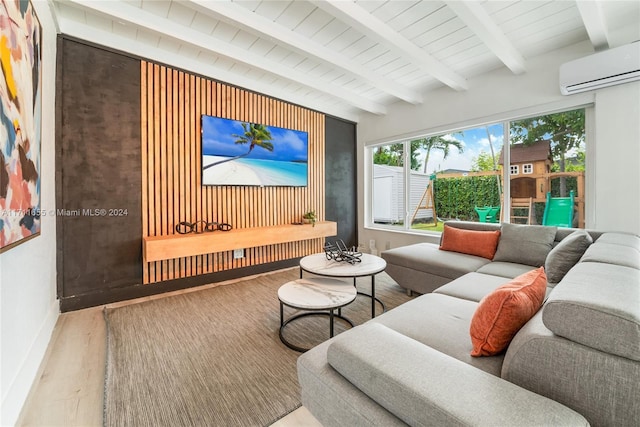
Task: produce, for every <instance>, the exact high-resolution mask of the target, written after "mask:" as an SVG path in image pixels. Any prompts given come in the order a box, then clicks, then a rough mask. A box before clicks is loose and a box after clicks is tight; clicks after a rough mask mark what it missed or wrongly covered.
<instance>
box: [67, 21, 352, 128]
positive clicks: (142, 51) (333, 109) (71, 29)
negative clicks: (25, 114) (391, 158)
mask: <svg viewBox="0 0 640 427" xmlns="http://www.w3.org/2000/svg"><path fill="white" fill-rule="evenodd" d="M65 34H68V35H70V36H72V37H77V38H79V39H82V40H87V41H89V42H92V43H96V44H99V45H102V46H106V47H110V48H113V49H117V50H120V51H124V52H128V53H130V54H132V55H136V56H139V57H142V58H148V59H149V60H151V61H157V62H160V63H163V64H167V65H169V66H173V67H177V68H179V69H184V70H188V71H191V72H194V73H198V74H201V75H206V76H215V79H216V80H218V81H222V82H226V83H228V84H232V85H235V86H238V87H242V88H245V89H247V90H251V91H254V92H258V93H264V94H269V95H270V96H274V97H277V98H280V99H283V100H286V101H288V102H292V103H294V104H298V105H301V106H303V107H306V108H311V109H313V110H316V111H321V112H324V113H326V114H331V115H334V116H336V117H342V118H344V119H346V120H352V121H358V114H357V113H356V112H354V110H353V109H352V108H349V106H348V104H347V103H345V102H343V101H339V100H336V98H335V97H332V96H329V95H326V96H325V95H321V96H318V92H317V91H314V92H313V95H311V96H298V95H296V94H294V93H282V92H277V91H276V92H274V90H273V88H274V86H276V84H275V83H263V82H262V81H256V80H253V79H251V78H246V77H244V76H242V75H238V74H236V73H232V72H229V71H227V70H225V69H223V68H218V67H217V66H211V65H209V64H210V63H203V62H201V61H198V60H196V59H193V58H183V57H179V56H176V55H175V54H173V53H171V52H169V51H165V50H163V49H160V48H158V47H154V46H149V45H148V44H146V43H144V42H139V41H136V40H131V39H128V38H125V37H121V36H119V35H117V34H114V33H112V32H109V31H103V30H99V29H95V28H93V27H90V26H88V25H86V24H83V23H80V22H78V21H69V22H67V25H66V30H65ZM221 59H224V58H221ZM270 76H273V75H270ZM274 78H275V77H274ZM327 100H329V101H330V102H328V101H327Z"/></svg>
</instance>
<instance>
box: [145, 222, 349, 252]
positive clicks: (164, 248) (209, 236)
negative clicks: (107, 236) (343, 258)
mask: <svg viewBox="0 0 640 427" xmlns="http://www.w3.org/2000/svg"><path fill="white" fill-rule="evenodd" d="M337 234H338V224H337V223H336V222H333V221H321V222H317V223H316V225H315V227H313V226H312V225H311V224H304V225H293V224H286V225H273V226H270V227H255V228H239V229H234V230H230V231H214V232H205V233H200V234H194V233H190V234H173V235H170V236H148V237H144V238H143V240H142V254H143V258H144V260H145V262H152V261H161V260H165V259H172V258H181V257H189V256H194V255H202V254H210V253H215V252H224V251H231V250H234V249H245V248H255V247H257V246H266V245H276V244H278V243H287V242H297V241H300V240H309V239H317V238H319V237H328V236H335V235H337Z"/></svg>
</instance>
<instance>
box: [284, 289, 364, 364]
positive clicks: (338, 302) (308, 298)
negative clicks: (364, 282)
mask: <svg viewBox="0 0 640 427" xmlns="http://www.w3.org/2000/svg"><path fill="white" fill-rule="evenodd" d="M356 294H357V293H356V289H355V288H354V287H353V286H351V285H350V284H349V283H345V282H343V281H342V280H337V279H330V278H327V277H316V278H312V279H298V280H294V281H292V282H287V283H285V284H284V285H282V286H280V289H278V299H279V300H280V341H282V342H283V343H284V345H286V346H287V347H289V348H290V349H292V350H296V351H300V352H304V351H307V350H309V349H308V348H302V347H299V346H297V345H294V344H292V343H290V342H289V341H287V340H286V339H285V337H284V335H283V334H282V331H283V330H284V327H285V326H287V325H288V324H289V323H291V322H292V321H294V320H296V319H299V318H301V317H305V316H329V337H333V320H334V318H335V317H337V318H339V319H342V320H344V321H345V322H347V323H348V324H350V325H351V326H353V322H352V321H351V320H349V319H348V318H346V317H343V316H342V310H341V309H342V307H344V306H345V305H348V304H351V303H352V302H353V300H355V299H356ZM285 305H286V306H288V307H292V308H297V309H299V310H305V311H307V313H301V314H297V315H295V316H292V317H290V318H289V319H287V320H286V321H285V320H284V306H285ZM335 309H338V313H337V314H334V310H335Z"/></svg>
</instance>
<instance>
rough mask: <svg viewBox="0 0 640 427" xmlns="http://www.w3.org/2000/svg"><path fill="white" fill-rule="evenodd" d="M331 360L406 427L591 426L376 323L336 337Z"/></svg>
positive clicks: (556, 406)
mask: <svg viewBox="0 0 640 427" xmlns="http://www.w3.org/2000/svg"><path fill="white" fill-rule="evenodd" d="M302 357H304V356H302ZM327 360H328V362H329V364H330V365H331V366H332V367H333V368H334V369H335V370H336V371H338V372H339V373H340V374H341V375H342V376H344V377H345V378H346V379H347V380H349V382H351V383H352V384H353V385H355V386H356V387H357V388H358V389H360V390H361V391H362V392H363V393H364V394H366V395H367V396H369V397H370V398H371V399H372V400H374V401H376V402H377V403H378V404H379V405H381V406H382V407H384V408H386V409H387V410H388V411H389V412H391V413H392V414H394V415H396V416H397V417H398V418H400V419H401V420H402V421H404V422H405V423H407V424H408V425H420V426H428V425H429V426H453V425H456V426H458V425H575V426H578V425H580V426H586V425H588V423H587V421H586V420H585V419H584V417H582V416H581V415H579V414H578V413H576V412H575V411H573V410H571V409H569V408H567V407H565V406H563V405H561V404H560V403H558V402H554V401H552V400H550V399H547V398H545V397H543V396H539V395H536V394H535V393H532V392H530V391H528V390H525V389H523V388H521V387H518V386H516V385H514V384H511V383H509V382H508V381H504V380H502V379H500V378H497V377H495V376H492V375H489V374H487V373H485V372H482V371H480V370H477V369H474V368H473V367H471V366H469V365H467V364H465V363H462V362H460V361H458V360H456V359H454V358H451V357H449V356H447V355H446V354H443V353H441V352H439V351H437V350H434V349H433V348H431V347H429V346H426V345H423V344H421V343H419V342H417V341H414V340H412V339H411V338H408V337H406V336H404V335H402V334H399V333H397V332H395V331H393V330H391V329H389V328H386V327H384V326H382V325H379V324H375V323H367V324H365V325H361V326H358V327H356V328H354V329H352V330H349V331H347V332H344V333H342V334H340V335H338V336H337V337H335V338H334V339H333V340H332V343H331V344H330V345H329V348H328V349H327ZM341 424H342V425H344V423H341ZM359 424H363V423H359ZM363 425H364V424H363Z"/></svg>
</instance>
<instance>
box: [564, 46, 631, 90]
mask: <svg viewBox="0 0 640 427" xmlns="http://www.w3.org/2000/svg"><path fill="white" fill-rule="evenodd" d="M634 80H640V42H638V41H636V42H633V43H631V44H628V45H624V46H620V47H616V48H613V49H609V50H605V51H602V52H598V53H596V54H593V55H590V56H586V57H584V58H580V59H576V60H575V61H571V62H567V63H565V64H562V65H561V66H560V92H561V93H562V94H563V95H571V94H574V93H578V92H585V91H587V90H595V89H600V88H603V87H607V86H613V85H619V84H622V83H628V82H632V81H634Z"/></svg>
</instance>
